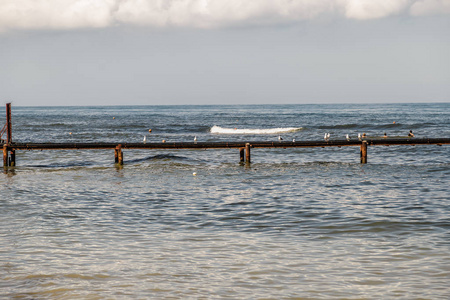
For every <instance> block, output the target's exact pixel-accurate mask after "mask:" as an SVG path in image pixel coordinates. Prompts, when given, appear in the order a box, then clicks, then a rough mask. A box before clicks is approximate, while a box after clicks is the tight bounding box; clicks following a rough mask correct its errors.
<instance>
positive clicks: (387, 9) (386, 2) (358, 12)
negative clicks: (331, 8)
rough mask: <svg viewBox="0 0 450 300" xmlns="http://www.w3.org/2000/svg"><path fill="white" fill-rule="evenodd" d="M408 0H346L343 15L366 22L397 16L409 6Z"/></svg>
mask: <svg viewBox="0 0 450 300" xmlns="http://www.w3.org/2000/svg"><path fill="white" fill-rule="evenodd" d="M410 2H411V1H409V0H347V1H343V3H345V4H344V5H345V15H346V17H348V18H352V19H359V20H367V19H378V18H384V17H387V16H390V15H393V14H398V13H400V12H402V11H404V10H405V8H406V7H407V6H408V5H409V4H410Z"/></svg>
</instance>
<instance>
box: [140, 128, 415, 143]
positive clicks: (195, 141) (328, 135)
mask: <svg viewBox="0 0 450 300" xmlns="http://www.w3.org/2000/svg"><path fill="white" fill-rule="evenodd" d="M149 131H150V130H149ZM150 132H151V131H150ZM330 136H331V134H330V133H329V132H327V133H325V135H324V137H323V138H324V140H325V141H328V140H329V139H330ZM408 136H409V137H414V134H413V133H412V130H410V131H409V135H408ZM365 137H366V134H365V133H363V134H362V135H361V133H358V139H359V140H361V139H363V138H365ZM384 137H387V135H386V133H385V134H384ZM345 138H346V139H347V141H350V139H351V137H350V136H349V135H348V134H346V135H345ZM282 140H283V138H282V137H281V135H279V136H278V141H280V142H281V141H282ZM142 142H143V143H144V144H145V143H146V142H147V136H146V135H144V140H143V141H142ZM164 142H165V140H163V143H164ZM292 142H295V139H292ZM194 143H197V136H194Z"/></svg>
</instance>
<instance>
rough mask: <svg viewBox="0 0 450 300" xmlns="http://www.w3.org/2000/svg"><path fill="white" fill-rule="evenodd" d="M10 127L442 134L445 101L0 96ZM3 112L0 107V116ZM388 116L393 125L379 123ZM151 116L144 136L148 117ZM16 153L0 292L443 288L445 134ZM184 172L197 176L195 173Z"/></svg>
mask: <svg viewBox="0 0 450 300" xmlns="http://www.w3.org/2000/svg"><path fill="white" fill-rule="evenodd" d="M12 117H13V140H14V141H15V142H94V141H97V142H141V141H142V139H143V136H144V135H147V142H148V143H149V142H153V141H154V142H160V141H162V140H163V139H164V140H166V141H192V140H193V138H194V136H197V138H198V140H199V141H255V140H258V141H262V140H264V141H277V140H278V135H274V134H272V135H264V134H262V135H225V134H212V133H210V131H209V130H210V128H211V127H212V126H214V125H217V126H220V127H224V128H239V129H245V128H251V129H270V128H282V127H302V129H301V130H299V131H295V132H290V133H286V134H283V138H284V139H285V140H290V139H293V138H295V139H296V140H297V141H300V140H322V139H323V135H324V133H325V132H329V133H330V134H331V139H344V138H345V135H346V134H349V135H350V136H352V137H356V136H357V134H358V133H363V132H365V133H367V134H368V135H369V136H373V137H376V136H382V135H383V134H384V133H386V134H387V135H388V136H389V137H403V136H406V135H407V133H408V132H409V130H413V132H414V133H415V135H416V137H419V138H420V137H446V138H450V104H448V103H441V104H382V105H381V104H379V105H378V104H373V105H354V104H352V105H262V106H132V107H15V106H13V110H12ZM0 122H1V123H4V118H2V117H0ZM394 122H395V123H394ZM148 129H152V133H149V132H148ZM359 159H360V157H359V147H343V148H306V149H300V148H299V149H253V150H252V163H251V164H240V163H239V153H238V151H237V149H225V150H214V149H212V150H197V151H196V150H164V151H155V150H125V151H124V166H123V167H120V166H115V165H114V152H113V151H112V150H95V151H94V150H85V151H81V150H80V151H64V150H59V151H17V152H16V164H17V166H16V167H14V168H8V169H5V170H4V172H3V174H1V175H0V211H1V212H2V214H1V217H0V278H1V280H0V298H5V299H135V298H140V299H148V298H150V299H190V298H192V299H199V298H200V299H209V298H213V299H217V298H219V299H220V298H225V299H333V298H334V299H343V298H344V299H380V298H383V299H387V298H402V299H448V298H450V286H449V284H448V282H450V199H449V198H450V197H449V195H450V185H449V176H450V147H449V146H447V145H444V146H436V145H418V146H391V147H382V146H378V147H370V146H369V148H368V164H365V165H362V164H360V163H359ZM194 173H196V176H194Z"/></svg>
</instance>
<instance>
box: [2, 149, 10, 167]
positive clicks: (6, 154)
mask: <svg viewBox="0 0 450 300" xmlns="http://www.w3.org/2000/svg"><path fill="white" fill-rule="evenodd" d="M3 167H9V163H8V145H7V144H4V145H3Z"/></svg>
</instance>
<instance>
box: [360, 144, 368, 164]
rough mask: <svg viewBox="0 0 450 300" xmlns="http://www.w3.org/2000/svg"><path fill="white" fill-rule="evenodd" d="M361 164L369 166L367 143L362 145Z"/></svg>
mask: <svg viewBox="0 0 450 300" xmlns="http://www.w3.org/2000/svg"><path fill="white" fill-rule="evenodd" d="M361 163H362V164H367V141H363V142H362V143H361Z"/></svg>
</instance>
